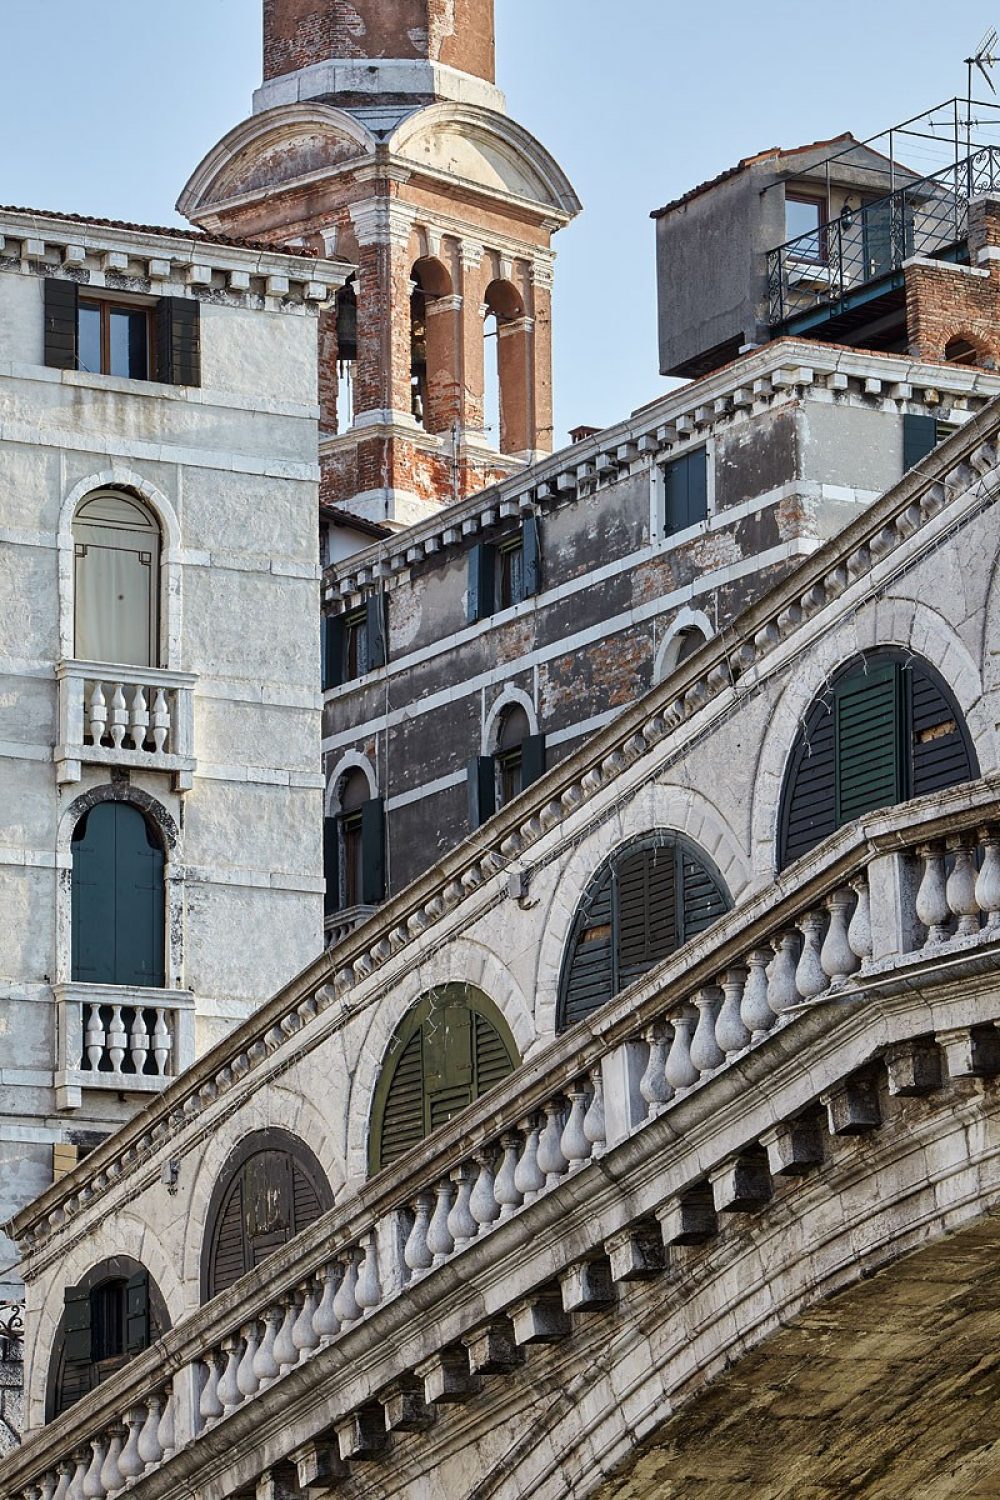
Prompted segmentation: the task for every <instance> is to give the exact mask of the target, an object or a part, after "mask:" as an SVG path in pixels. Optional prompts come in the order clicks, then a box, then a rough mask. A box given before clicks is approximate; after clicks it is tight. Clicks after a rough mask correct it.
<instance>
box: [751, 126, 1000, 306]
mask: <svg viewBox="0 0 1000 1500" xmlns="http://www.w3.org/2000/svg"><path fill="white" fill-rule="evenodd" d="M998 183H1000V147H997V146H983V147H982V148H980V149H979V150H977V151H973V152H972V154H971V155H970V156H967V157H965V158H964V159H963V160H961V161H957V162H955V164H954V165H953V166H950V167H946V168H945V169H944V170H942V171H940V172H936V173H934V175H933V176H930V177H922V178H920V179H918V180H915V181H909V182H907V183H906V184H905V186H903V187H901V188H897V189H896V191H895V192H892V193H888V194H887V195H886V196H885V197H884V198H876V199H874V200H872V201H871V202H869V203H865V204H863V205H862V206H861V207H860V208H856V209H844V210H843V211H842V212H841V213H840V214H838V215H837V216H836V217H835V218H832V219H830V220H828V221H827V222H826V223H824V224H820V225H819V226H818V228H816V229H810V230H808V231H807V232H806V233H805V234H800V235H798V236H797V237H796V238H795V239H793V240H789V241H788V242H787V244H784V245H779V246H778V248H777V249H776V250H770V251H768V256H767V291H768V319H769V322H770V324H771V326H772V328H774V327H778V326H780V325H781V324H783V323H785V322H787V321H788V319H789V318H792V317H794V316H795V315H796V314H797V313H802V312H808V311H811V310H813V309H815V308H817V307H824V306H828V307H829V306H835V305H836V304H838V303H840V302H842V301H843V300H844V299H845V298H846V297H847V296H848V294H849V293H851V292H853V291H857V290H858V289H859V288H861V287H863V286H865V285H867V284H869V283H871V282H874V281H878V280H879V279H880V278H882V277H883V276H889V275H891V274H892V273H893V272H894V271H898V270H899V269H900V268H901V266H902V265H903V262H904V261H906V260H909V259H910V257H911V256H914V255H926V256H940V255H941V254H942V252H944V251H947V250H948V249H950V248H951V247H952V246H956V245H960V244H961V243H962V241H963V240H964V239H965V238H966V235H967V233H968V207H969V200H970V198H974V197H977V196H978V195H979V194H981V193H991V192H994V191H995V190H996V187H997V184H998Z"/></svg>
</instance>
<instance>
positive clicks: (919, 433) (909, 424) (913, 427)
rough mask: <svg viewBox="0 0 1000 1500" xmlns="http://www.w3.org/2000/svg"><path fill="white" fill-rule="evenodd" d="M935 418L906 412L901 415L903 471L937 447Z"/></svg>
mask: <svg viewBox="0 0 1000 1500" xmlns="http://www.w3.org/2000/svg"><path fill="white" fill-rule="evenodd" d="M937 440H938V439H937V420H936V418H934V417H922V416H916V415H910V414H909V413H907V414H906V415H905V416H904V417H903V473H904V474H905V473H906V471H907V470H908V469H912V468H913V465H914V464H918V463H919V462H920V460H921V459H922V458H926V457H927V455H928V453H933V452H934V449H935V448H936V447H937Z"/></svg>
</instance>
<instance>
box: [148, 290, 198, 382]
mask: <svg viewBox="0 0 1000 1500" xmlns="http://www.w3.org/2000/svg"><path fill="white" fill-rule="evenodd" d="M156 378H157V380H162V381H164V382H165V383H166V384H167V385H201V304H200V303H198V302H196V301H195V300H194V299H193V298H191V297H161V298H160V300H159V302H158V303H157V304H156Z"/></svg>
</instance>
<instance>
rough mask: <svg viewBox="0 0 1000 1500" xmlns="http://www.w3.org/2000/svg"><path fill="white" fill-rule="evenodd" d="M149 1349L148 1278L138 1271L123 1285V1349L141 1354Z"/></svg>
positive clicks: (129, 1352)
mask: <svg viewBox="0 0 1000 1500" xmlns="http://www.w3.org/2000/svg"><path fill="white" fill-rule="evenodd" d="M148 1348H149V1276H148V1275H147V1274H146V1272H145V1271H139V1272H137V1273H136V1275H135V1276H130V1277H129V1279H128V1281H127V1282H126V1283H125V1349H126V1352H127V1353H128V1354H141V1352H142V1350H143V1349H148Z"/></svg>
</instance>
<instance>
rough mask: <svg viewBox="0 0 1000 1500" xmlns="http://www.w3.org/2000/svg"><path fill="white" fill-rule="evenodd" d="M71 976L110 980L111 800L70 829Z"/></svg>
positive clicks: (86, 981)
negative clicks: (71, 873)
mask: <svg viewBox="0 0 1000 1500" xmlns="http://www.w3.org/2000/svg"><path fill="white" fill-rule="evenodd" d="M72 852H73V875H72V900H71V921H72V924H73V933H72V976H73V979H74V980H77V981H79V982H80V983H82V984H114V983H115V982H116V981H115V978H114V972H115V970H114V956H115V922H116V916H115V821H114V804H113V803H108V802H101V803H98V805H97V806H96V807H92V808H91V809H90V811H89V812H88V813H87V814H86V815H85V816H84V817H83V818H82V819H81V820H80V822H79V823H78V824H77V825H76V828H75V829H74V830H73V844H72Z"/></svg>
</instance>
